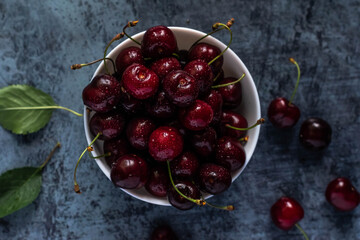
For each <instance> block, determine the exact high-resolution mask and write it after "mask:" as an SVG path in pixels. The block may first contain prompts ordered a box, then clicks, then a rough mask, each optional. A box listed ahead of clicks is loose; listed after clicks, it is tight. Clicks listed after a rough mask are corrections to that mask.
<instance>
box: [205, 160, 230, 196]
mask: <svg viewBox="0 0 360 240" xmlns="http://www.w3.org/2000/svg"><path fill="white" fill-rule="evenodd" d="M199 185H200V188H201V189H202V190H204V191H205V192H208V193H210V194H213V195H215V194H219V193H222V192H224V191H225V190H227V189H228V188H229V187H230V185H231V174H230V171H229V170H228V169H226V168H224V167H222V166H219V165H216V164H213V163H205V164H203V165H201V166H200V170H199Z"/></svg>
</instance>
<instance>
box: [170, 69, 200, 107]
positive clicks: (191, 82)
mask: <svg viewBox="0 0 360 240" xmlns="http://www.w3.org/2000/svg"><path fill="white" fill-rule="evenodd" d="M163 88H164V92H165V94H166V97H167V98H168V99H169V100H170V101H171V102H172V103H173V104H175V105H177V106H179V107H188V106H190V105H191V104H193V103H194V101H195V99H196V98H197V96H198V94H199V85H198V84H197V82H196V80H195V78H194V77H193V76H191V75H190V74H188V73H186V72H185V71H182V70H175V71H172V72H171V73H169V74H168V75H166V77H165V78H164V80H163Z"/></svg>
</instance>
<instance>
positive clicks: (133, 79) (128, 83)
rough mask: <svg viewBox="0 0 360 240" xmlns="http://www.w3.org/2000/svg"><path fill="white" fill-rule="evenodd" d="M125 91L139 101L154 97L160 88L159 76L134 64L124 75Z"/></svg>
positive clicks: (142, 66)
mask: <svg viewBox="0 0 360 240" xmlns="http://www.w3.org/2000/svg"><path fill="white" fill-rule="evenodd" d="M122 84H123V86H124V88H125V90H126V91H127V92H128V93H129V94H130V95H132V96H133V97H134V98H137V99H147V98H149V97H151V96H153V95H154V94H155V93H156V91H157V89H158V87H159V78H158V76H157V75H156V74H155V73H154V72H153V71H152V70H150V69H148V68H146V67H145V66H144V65H141V64H138V63H134V64H132V65H130V66H129V67H128V68H126V69H125V71H124V73H123V75H122Z"/></svg>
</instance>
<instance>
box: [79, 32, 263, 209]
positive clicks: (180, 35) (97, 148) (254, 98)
mask: <svg viewBox="0 0 360 240" xmlns="http://www.w3.org/2000/svg"><path fill="white" fill-rule="evenodd" d="M170 29H171V30H172V31H173V32H174V34H175V36H176V39H177V43H178V47H179V50H182V49H186V50H188V49H189V48H190V46H191V45H192V44H193V43H194V42H195V41H196V40H198V39H199V38H200V37H202V36H204V35H205V33H203V32H200V31H197V30H193V29H190V28H183V27H170ZM144 33H145V32H141V33H138V34H136V35H134V36H133V38H134V39H136V40H137V41H140V42H141V40H142V37H143V35H144ZM202 42H206V43H209V44H212V45H215V46H217V47H218V48H219V49H220V50H221V51H222V50H223V49H225V48H226V45H225V44H223V43H222V42H220V41H219V40H217V39H215V38H213V37H211V36H209V37H207V38H205V39H204V40H202ZM130 46H138V45H136V44H135V43H134V42H132V41H131V40H129V39H126V40H125V41H123V42H122V43H120V44H119V45H118V46H116V47H115V48H114V49H113V50H112V51H111V52H110V53H109V54H108V57H109V58H112V59H113V60H115V59H116V57H117V55H118V54H119V53H120V52H121V51H122V49H124V48H127V47H130ZM109 69H111V68H109ZM223 70H224V73H225V77H234V78H239V77H240V76H241V75H242V74H243V73H245V74H246V76H245V78H244V79H242V80H241V86H242V94H243V100H242V103H241V105H240V106H238V108H237V109H236V110H235V111H236V112H238V113H240V114H242V115H243V116H244V117H245V118H246V119H247V121H248V123H249V125H250V124H253V123H255V122H256V120H257V119H259V118H260V102H259V96H258V93H257V90H256V86H255V84H254V81H253V79H252V77H251V75H250V73H249V71H248V69H247V68H246V66H245V65H244V63H243V62H242V61H241V60H240V58H239V57H238V56H237V55H236V54H235V53H234V52H233V51H232V50H231V49H228V50H227V51H226V52H225V54H224V64H223ZM104 72H105V70H104V64H103V63H101V64H100V65H99V66H98V68H97V69H96V71H95V73H94V76H97V75H99V74H102V73H104ZM94 76H93V77H94ZM91 116H92V114H91V113H90V114H89V113H88V112H87V111H86V107H85V108H84V126H85V134H86V140H87V142H88V144H90V142H91V141H92V139H93V138H94V136H92V134H91V133H90V129H89V120H90V118H91ZM259 132H260V127H256V128H253V129H251V130H249V131H248V135H249V141H248V142H247V144H246V145H245V147H244V148H245V152H246V162H245V165H244V166H243V167H242V168H241V169H239V170H237V171H234V172H232V180H233V181H234V180H235V179H236V178H237V177H238V176H239V175H240V173H241V172H242V171H243V170H244V169H245V167H246V165H247V164H248V163H249V161H250V159H251V156H252V154H253V152H254V150H255V147H256V143H257V141H258V137H259ZM92 154H93V155H94V156H100V155H102V154H103V142H102V141H96V143H95V144H94V151H93V152H92ZM95 161H96V163H97V164H98V166H99V167H100V169H101V170H102V171H103V173H104V174H105V175H106V176H107V177H108V178H109V179H110V167H109V166H108V165H107V164H106V162H105V159H104V158H98V159H96V160H95ZM122 190H123V191H124V192H126V193H128V194H130V195H131V196H133V197H135V198H137V199H140V200H142V201H145V202H149V203H153V204H158V205H164V206H169V205H170V204H169V202H168V200H167V198H159V197H155V196H152V195H151V194H149V193H148V192H147V191H146V190H145V189H144V188H141V189H137V190H127V189H122ZM210 196H211V195H209V194H204V197H205V198H209V197H210Z"/></svg>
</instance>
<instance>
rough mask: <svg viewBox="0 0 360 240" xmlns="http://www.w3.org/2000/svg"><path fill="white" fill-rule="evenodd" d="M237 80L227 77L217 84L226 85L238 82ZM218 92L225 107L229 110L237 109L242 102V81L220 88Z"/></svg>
mask: <svg viewBox="0 0 360 240" xmlns="http://www.w3.org/2000/svg"><path fill="white" fill-rule="evenodd" d="M236 80H237V79H236V78H233V77H227V78H224V79H223V80H221V81H218V82H216V84H217V85H220V84H226V83H231V82H234V81H236ZM217 91H219V93H220V94H221V96H222V98H223V101H224V107H227V108H236V107H238V106H239V105H240V104H241V102H242V88H241V81H240V82H237V83H235V84H231V85H228V86H225V87H221V88H218V89H217Z"/></svg>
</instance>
